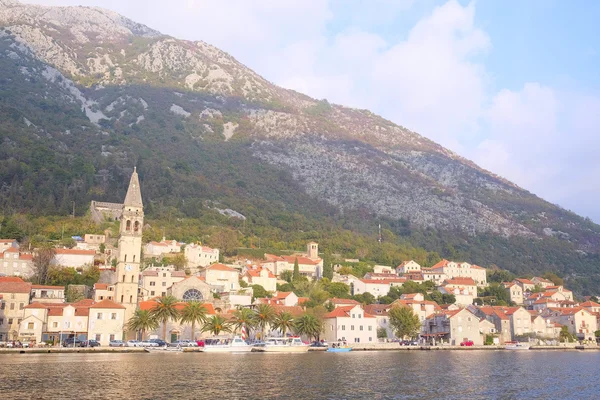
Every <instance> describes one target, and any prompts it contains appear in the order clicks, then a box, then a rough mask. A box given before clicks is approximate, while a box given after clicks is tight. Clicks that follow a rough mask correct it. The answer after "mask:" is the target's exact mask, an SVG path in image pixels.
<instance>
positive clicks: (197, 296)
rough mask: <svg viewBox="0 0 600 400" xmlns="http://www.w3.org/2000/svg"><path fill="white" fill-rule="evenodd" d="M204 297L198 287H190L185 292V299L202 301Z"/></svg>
mask: <svg viewBox="0 0 600 400" xmlns="http://www.w3.org/2000/svg"><path fill="white" fill-rule="evenodd" d="M203 299H204V296H202V292H200V291H199V290H198V289H189V290H186V291H185V293H183V301H201V300H203Z"/></svg>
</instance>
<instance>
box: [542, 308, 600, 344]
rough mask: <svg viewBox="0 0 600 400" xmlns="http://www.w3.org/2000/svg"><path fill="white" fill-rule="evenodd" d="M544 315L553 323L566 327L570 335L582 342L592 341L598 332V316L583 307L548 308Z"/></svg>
mask: <svg viewBox="0 0 600 400" xmlns="http://www.w3.org/2000/svg"><path fill="white" fill-rule="evenodd" d="M542 315H543V316H545V317H547V318H549V319H550V320H551V321H553V322H556V323H558V324H560V325H563V326H566V327H567V329H568V330H569V333H571V334H572V335H575V336H576V337H577V338H578V339H581V340H592V339H593V338H594V337H595V335H594V332H596V331H597V330H598V320H597V316H596V314H594V313H592V312H590V311H588V310H587V309H585V308H583V307H576V308H548V309H546V310H544V311H543V312H542Z"/></svg>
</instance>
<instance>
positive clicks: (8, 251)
mask: <svg viewBox="0 0 600 400" xmlns="http://www.w3.org/2000/svg"><path fill="white" fill-rule="evenodd" d="M4 252H5V253H18V252H19V249H17V248H16V247H9V248H8V249H6V250H5V251H4Z"/></svg>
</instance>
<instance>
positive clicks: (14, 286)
mask: <svg viewBox="0 0 600 400" xmlns="http://www.w3.org/2000/svg"><path fill="white" fill-rule="evenodd" d="M30 292H31V283H30V282H23V281H22V280H21V281H20V282H19V281H10V280H9V281H2V280H0V293H30Z"/></svg>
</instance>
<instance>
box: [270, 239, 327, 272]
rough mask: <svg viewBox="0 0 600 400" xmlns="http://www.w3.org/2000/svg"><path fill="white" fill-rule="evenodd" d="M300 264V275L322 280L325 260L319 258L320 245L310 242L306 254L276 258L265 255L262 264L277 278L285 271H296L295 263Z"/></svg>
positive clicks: (272, 255)
mask: <svg viewBox="0 0 600 400" xmlns="http://www.w3.org/2000/svg"><path fill="white" fill-rule="evenodd" d="M296 261H297V262H298V270H299V272H300V275H302V276H306V277H308V278H320V277H321V276H322V274H323V260H322V259H321V258H320V257H319V245H318V244H317V243H315V242H310V243H308V244H307V245H306V253H305V254H298V255H291V256H276V255H274V254H265V261H264V262H263V263H262V265H263V266H264V267H267V268H268V269H269V270H270V271H271V272H272V273H273V274H274V275H275V276H278V277H279V276H281V273H282V272H283V271H291V272H293V271H294V263H295V262H296Z"/></svg>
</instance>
